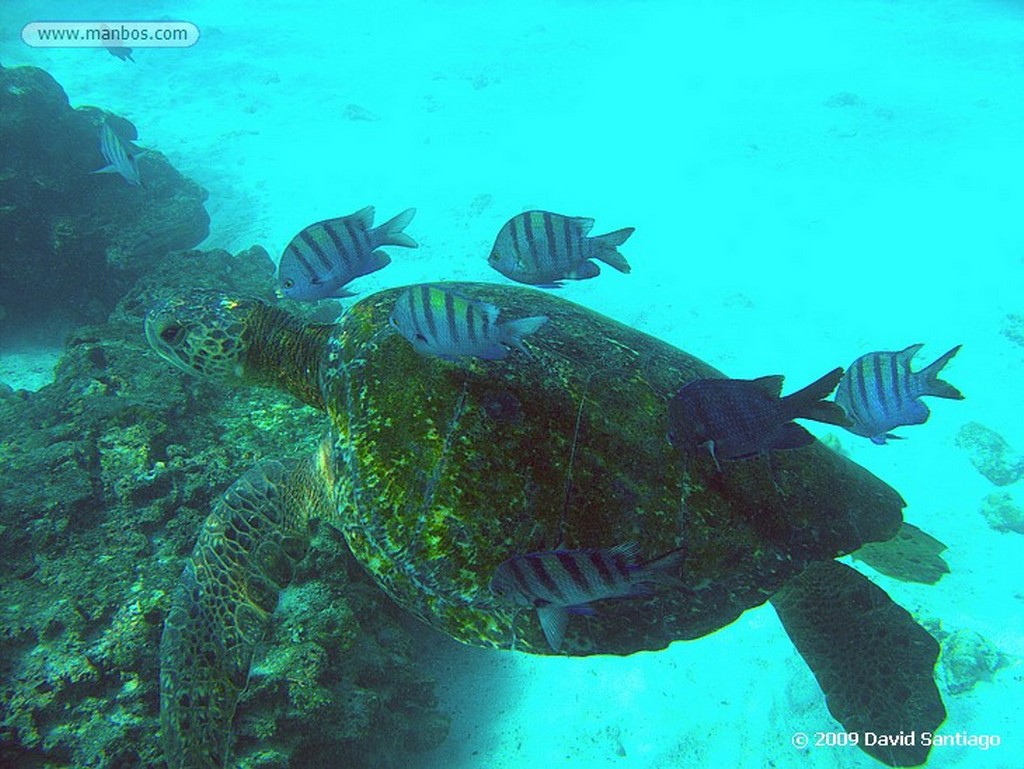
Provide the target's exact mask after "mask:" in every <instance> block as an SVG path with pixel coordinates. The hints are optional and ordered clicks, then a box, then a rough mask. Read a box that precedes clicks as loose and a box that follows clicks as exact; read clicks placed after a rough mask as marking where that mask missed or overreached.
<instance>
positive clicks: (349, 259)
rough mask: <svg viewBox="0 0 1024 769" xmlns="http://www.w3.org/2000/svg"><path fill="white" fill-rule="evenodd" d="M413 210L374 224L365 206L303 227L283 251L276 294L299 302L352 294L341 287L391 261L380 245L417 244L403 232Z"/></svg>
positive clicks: (414, 246) (407, 210)
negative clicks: (350, 212) (278, 293)
mask: <svg viewBox="0 0 1024 769" xmlns="http://www.w3.org/2000/svg"><path fill="white" fill-rule="evenodd" d="M415 213H416V209H415V208H409V209H406V210H405V211H403V212H402V213H400V214H399V215H398V216H396V217H395V218H393V219H390V220H388V221H386V222H384V224H382V225H380V226H379V227H374V226H373V214H374V211H373V206H367V207H366V208H364V209H362V210H360V211H356V212H355V213H354V214H349V215H348V216H340V217H338V218H336V219H325V220H323V221H322V222H316V223H315V224H311V225H309V226H308V227H303V228H302V230H300V231H299V234H298V235H296V236H295V237H294V238H292V239H291V242H289V243H288V245H287V247H286V248H285V249H284V253H283V254H282V255H281V264H280V266H279V267H278V284H279V287H280V288H279V290H280V293H281V294H282V295H283V296H286V297H288V298H289V299H298V300H300V301H315V300H317V299H326V298H328V297H342V296H352V292H351V291H346V290H345V289H344V286H345V284H346V283H348V282H349V281H351V280H354V279H355V278H358V277H359V276H360V275H369V274H370V273H371V272H376V271H377V270H379V269H381V268H383V267H386V266H387V265H389V264H390V263H391V257H390V256H388V255H387V254H386V253H384V252H383V251H378V250H377V249H378V248H380V247H381V246H404V247H405V248H416V246H417V243H416V241H415V240H413V239H412V238H410V237H409V236H408V235H406V234H405V233H404V232H403V231H402V230H404V229H405V228H406V226H407V225H408V224H409V222H410V221H412V217H413V215H414V214H415Z"/></svg>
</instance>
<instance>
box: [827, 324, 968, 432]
mask: <svg viewBox="0 0 1024 769" xmlns="http://www.w3.org/2000/svg"><path fill="white" fill-rule="evenodd" d="M922 347H924V345H923V344H913V345H911V346H910V347H908V348H907V349H905V350H901V351H900V352H871V353H868V354H867V355H862V356H861V357H859V358H857V360H855V361H854V362H853V363H852V364H851V365H850V368H848V369H847V370H846V374H845V375H844V376H843V378H842V380H841V381H840V382H839V389H838V390H836V398H835V401H836V403H838V404H839V405H840V406H842V408H843V410H844V411H845V412H846V413H847V414H848V415H849V417H850V419H851V420H852V421H853V426H852V427H848V428H847V429H848V430H849V431H850V432H852V433H856V434H857V435H863V436H866V437H868V438H870V439H871V441H872V443H877V444H879V445H882V444H884V443H885V442H886V440H887V439H889V438H894V439H896V438H900V437H901V436H899V435H893V434H892V433H890V432H889V430H892V429H893V428H894V427H900V426H903V425H919V424H923V423H924V422H926V421H927V420H928V415H929V414H930V413H931V412H930V411H929V410H928V406H926V405H925V404H924V403H923V402H922V401H921V396H922V395H934V396H936V397H938V398H951V399H953V400H963V397H964V396H963V394H962V393H961V392H960V391H959V390H957V389H956V388H955V387H953V385H951V384H949V383H948V382H944V381H942V380H941V379H939V372H941V371H942V369H943V367H944V366H945V365H946V364H947V363H949V361H950V359H951V358H952V357H953V356H954V355H956V354H957V352H959V350H960V345H957V346H956V347H954V348H953V349H952V350H950V351H949V352H947V353H946V354H945V355H943V356H941V357H940V358H939V359H938V360H936V361H935V362H934V363H932V364H931V365H930V366H927V367H925V368H923V369H921V370H920V371H911V370H910V361H911V360H913V358H914V356H915V355H917V353H918V351H919V350H920V349H921V348H922Z"/></svg>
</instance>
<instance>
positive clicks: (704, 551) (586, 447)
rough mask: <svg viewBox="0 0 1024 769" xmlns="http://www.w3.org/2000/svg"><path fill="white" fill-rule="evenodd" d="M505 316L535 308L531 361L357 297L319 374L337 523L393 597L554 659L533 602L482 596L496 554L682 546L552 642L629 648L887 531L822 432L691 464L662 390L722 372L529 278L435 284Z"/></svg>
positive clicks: (754, 600)
mask: <svg viewBox="0 0 1024 769" xmlns="http://www.w3.org/2000/svg"><path fill="white" fill-rule="evenodd" d="M443 285H444V287H445V288H447V289H450V290H453V291H456V292H457V293H459V294H461V295H462V296H465V297H467V298H469V299H472V300H477V301H486V302H491V303H493V304H495V305H497V306H498V307H500V308H501V310H502V316H501V320H503V321H507V320H512V319H516V318H522V317H526V316H530V315H547V316H548V317H549V319H550V320H549V322H548V323H547V324H546V325H544V326H543V327H542V328H541V329H540V330H538V331H537V332H535V333H534V334H532V335H531V336H529V337H528V338H527V340H526V344H527V346H528V347H529V349H530V354H529V355H526V354H523V353H522V352H519V351H512V353H511V354H510V355H509V356H508V357H507V358H506V359H504V360H499V361H483V360H477V359H473V358H470V359H465V360H462V361H459V362H451V361H446V360H442V359H439V358H434V357H428V356H424V355H420V354H418V353H417V352H415V351H414V350H413V348H412V346H411V345H410V344H409V343H408V342H407V341H406V340H405V339H404V338H402V337H401V336H400V335H398V334H397V333H393V332H392V331H391V329H390V327H389V325H388V318H389V315H390V313H391V310H392V307H393V306H394V304H395V301H396V299H397V298H398V296H399V295H400V293H401V291H402V290H403V289H400V288H399V289H392V290H387V291H382V292H380V293H377V294H374V295H372V296H370V297H368V298H366V299H364V300H362V301H360V302H359V303H357V304H356V305H354V306H353V307H352V308H351V310H350V311H349V312H348V314H347V315H346V316H345V318H344V319H343V320H342V322H341V323H340V324H339V325H338V326H337V330H336V331H335V332H334V333H333V335H332V336H331V337H330V340H329V342H328V344H327V348H326V352H325V358H324V360H323V361H322V362H321V370H320V381H321V387H322V391H323V395H324V401H325V402H326V404H327V409H328V412H329V414H330V416H331V420H332V422H333V424H334V426H335V428H336V439H335V440H334V444H333V450H332V452H331V462H332V466H333V468H334V472H333V473H332V478H333V482H334V490H335V494H336V506H337V510H338V513H339V521H338V524H339V526H340V528H341V530H342V532H343V533H344V535H345V538H346V539H347V541H348V544H349V546H350V548H351V550H352V553H353V554H354V555H355V557H356V558H357V560H358V561H359V562H360V563H362V565H363V566H364V567H365V568H366V569H367V571H369V572H370V574H372V575H373V577H374V578H375V579H376V580H377V581H378V582H379V584H380V585H381V587H382V588H383V589H384V590H385V591H386V592H387V593H388V594H389V595H390V596H391V597H392V598H393V599H394V600H395V601H396V602H397V603H398V604H400V605H401V606H402V607H404V608H405V609H407V610H408V611H410V612H412V613H413V614H415V615H416V616H418V617H420V618H422V619H423V620H424V621H426V622H427V623H429V624H430V625H432V626H434V627H436V628H438V629H440V630H441V631H443V632H445V633H447V634H449V635H450V636H452V637H454V638H456V639H458V640H459V641H463V642H466V643H469V644H474V645H481V646H489V647H503V648H509V647H512V646H513V645H514V648H516V649H519V650H524V651H530V652H535V653H538V654H547V653H551V650H550V648H549V647H548V644H547V642H546V640H545V638H544V636H543V634H542V632H541V629H540V625H539V623H538V621H537V618H536V613H535V612H532V611H520V612H516V611H514V610H513V609H511V608H505V607H499V606H496V605H495V604H494V603H493V601H492V600H491V596H490V594H489V591H488V584H489V582H490V579H491V577H492V575H493V574H494V571H495V569H496V567H497V566H498V565H499V564H500V563H501V562H502V561H504V560H505V559H507V558H509V557H511V556H513V555H517V554H524V553H529V552H536V551H540V550H550V549H552V548H555V547H564V548H568V549H574V548H583V547H588V548H607V547H612V546H615V545H618V544H620V543H623V542H628V541H633V542H636V543H638V544H639V546H640V550H641V552H642V553H643V554H644V556H645V558H648V559H649V558H654V557H656V556H658V555H661V554H663V553H665V552H667V551H669V550H672V549H674V548H680V547H682V548H685V559H684V563H683V566H682V569H681V571H680V573H679V578H680V580H681V582H682V586H681V587H675V586H673V587H663V588H660V589H658V590H657V591H656V592H655V593H654V594H653V595H651V596H650V597H643V598H629V599H621V600H609V601H601V602H597V603H595V604H594V605H593V608H594V609H595V610H596V611H595V613H594V614H593V615H591V616H587V617H577V618H574V619H573V620H572V621H570V623H569V628H568V632H567V635H566V638H565V641H564V643H563V646H562V650H561V652H560V653H563V654H576V655H580V654H593V653H604V654H608V653H613V654H626V653H630V652H634V651H638V650H642V649H648V650H654V649H660V648H663V647H665V646H667V645H668V644H669V643H671V642H672V641H675V640H679V639H688V638H695V637H699V636H703V635H705V634H707V633H710V632H712V631H714V630H716V629H718V628H720V627H723V626H724V625H727V624H729V623H730V622H732V621H733V620H735V619H736V618H737V617H738V616H739V615H740V614H741V613H742V612H743V611H745V610H746V609H749V608H751V607H754V606H758V605H760V604H762V603H763V602H764V601H765V600H767V599H768V598H769V597H771V596H772V594H773V593H775V591H776V590H778V589H779V588H780V587H782V586H783V584H785V583H786V582H787V580H789V579H790V578H792V577H794V576H795V575H797V574H799V573H801V572H802V571H803V569H804V568H805V566H806V565H807V564H808V563H811V562H814V561H820V560H827V559H831V558H834V557H836V556H838V555H842V554H845V553H848V552H851V551H853V550H856V549H857V548H859V547H860V546H861V545H862V544H863V543H864V542H868V541H882V540H887V539H889V538H891V537H892V536H894V535H895V533H896V531H897V530H898V528H899V525H900V522H901V520H902V514H901V510H902V507H903V504H904V503H903V500H902V499H901V498H900V496H899V494H897V493H896V492H895V491H894V490H893V489H892V488H890V487H889V486H888V485H886V484H885V483H884V482H882V481H881V480H879V479H878V478H876V477H875V476H873V475H871V474H870V473H869V472H868V471H867V470H865V469H863V468H862V467H860V466H859V465H857V464H855V463H853V462H851V461H850V460H848V459H846V458H844V457H843V456H841V455H839V454H837V453H835V452H833V451H832V450H830V449H829V448H827V447H826V446H825V445H823V444H822V443H820V442H815V443H814V444H813V445H811V446H808V447H805V448H800V449H795V450H790V451H777V452H772V453H771V454H770V455H767V456H765V457H760V458H754V459H751V460H747V461H737V462H728V463H725V464H724V465H723V467H722V469H721V471H719V470H718V469H717V468H716V467H715V464H714V462H713V461H712V459H711V458H710V456H708V457H706V458H702V457H698V458H696V459H688V458H687V457H685V456H683V455H682V454H680V453H679V452H678V451H676V450H674V449H673V448H672V447H671V446H670V445H669V443H668V441H667V439H666V434H667V424H668V422H667V420H668V405H667V404H668V399H669V398H670V397H671V395H672V394H673V393H675V392H676V391H677V390H678V389H679V388H680V387H681V386H682V385H684V384H686V383H688V382H690V381H693V380H694V379H699V378H706V377H719V376H723V375H722V374H721V373H720V372H718V371H716V370H715V369H713V368H711V367H710V366H708V365H707V364H705V363H702V362H701V361H700V360H698V359H696V358H694V357H693V356H691V355H688V354H687V353H685V352H683V351H681V350H679V349H677V348H675V347H672V346H671V345H668V344H666V343H665V342H662V341H660V340H658V339H655V338H654V337H651V336H649V335H647V334H644V333H641V332H639V331H636V330H635V329H632V328H629V327H627V326H625V325H623V324H621V323H618V322H616V321H614V320H611V319H609V318H607V317H605V316H602V315H600V314H598V313H596V312H593V311H591V310H588V309H586V308H584V307H581V306H579V305H577V304H573V303H572V302H569V301H566V300H564V299H561V298H559V297H556V296H554V295H552V294H550V293H544V292H541V291H538V290H535V289H527V288H522V287H518V286H516V287H513V286H498V285H489V284H476V283H450V284H443Z"/></svg>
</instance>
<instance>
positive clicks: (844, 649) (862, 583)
mask: <svg viewBox="0 0 1024 769" xmlns="http://www.w3.org/2000/svg"><path fill="white" fill-rule="evenodd" d="M771 600H772V605H773V606H774V607H775V611H776V612H778V615H779V618H780V619H781V620H782V624H783V626H784V627H785V628H786V632H787V633H788V634H789V637H790V639H792V641H793V643H794V644H795V645H796V648H797V650H798V651H799V652H800V654H801V656H803V658H804V660H805V661H806V662H807V664H808V666H809V667H810V668H811V671H812V672H813V673H814V677H815V678H817V679H818V685H819V686H820V687H821V689H822V691H823V692H824V693H825V700H826V703H827V704H828V709H829V712H830V713H831V714H832V715H833V717H835V719H836V720H837V721H839V722H840V723H841V724H842V725H843V728H844V729H846V731H847V732H857V733H858V735H859V739H860V743H859V744H860V746H861V748H862V749H863V750H864V751H865V752H867V753H868V754H870V755H871V756H873V757H874V758H876V759H878V760H879V761H881V762H882V763H884V764H886V765H888V766H919V765H920V764H923V763H924V762H925V761H926V760H927V758H928V751H929V749H930V747H929V746H923V745H922V744H921V742H922V740H921V734H922V733H923V732H934V731H935V729H936V728H937V727H938V726H939V724H941V723H942V722H943V721H944V720H945V718H946V709H945V707H944V706H943V704H942V698H941V697H940V696H939V690H938V689H937V688H936V686H935V680H934V667H935V660H936V659H937V657H938V654H939V645H938V643H936V641H935V639H934V638H932V637H931V635H929V634H928V632H927V631H926V630H925V629H924V628H923V627H921V626H920V625H918V624H917V623H916V622H915V621H914V619H913V618H912V617H911V616H910V613H909V612H908V611H906V610H905V609H903V608H902V607H900V606H898V605H897V604H895V603H894V602H893V601H892V599H891V598H889V596H888V595H887V594H886V592H885V591H884V590H882V589H881V588H879V587H877V586H875V585H874V584H872V583H871V582H870V581H869V580H868V579H867V578H866V577H864V576H863V575H861V574H860V572H858V571H856V570H855V569H851V568H850V567H848V566H844V565H843V564H840V563H837V562H836V561H822V562H817V563H812V564H811V565H810V566H809V567H808V568H807V569H806V570H805V571H804V572H803V573H802V574H801V575H800V576H798V577H795V578H793V579H791V580H790V581H789V582H787V583H786V585H785V586H784V587H783V588H782V589H781V590H779V591H778V592H777V593H776V594H775V595H774V596H773V597H772V599H771ZM867 733H872V734H873V735H875V736H876V738H877V737H881V736H887V737H899V736H900V735H909V736H910V737H912V738H913V739H907V740H906V741H907V742H912V743H913V744H908V745H881V744H878V743H880V742H883V741H882V740H878V739H875V740H873V742H874V743H875V744H873V745H872V744H869V741H872V740H870V739H869V738H866V737H865V735H866V734H867Z"/></svg>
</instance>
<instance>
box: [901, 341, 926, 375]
mask: <svg viewBox="0 0 1024 769" xmlns="http://www.w3.org/2000/svg"><path fill="white" fill-rule="evenodd" d="M922 347H924V345H923V344H912V345H910V347H907V348H906V349H903V350H900V351H899V352H898V353H896V360H897V361H899V364H900V366H901V367H902V368H905V369H907V371H909V370H910V361H912V360H913V359H914V356H916V355H917V354H918V353H919V352H920V351H921V348H922Z"/></svg>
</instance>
